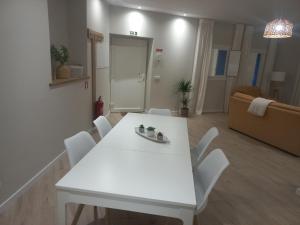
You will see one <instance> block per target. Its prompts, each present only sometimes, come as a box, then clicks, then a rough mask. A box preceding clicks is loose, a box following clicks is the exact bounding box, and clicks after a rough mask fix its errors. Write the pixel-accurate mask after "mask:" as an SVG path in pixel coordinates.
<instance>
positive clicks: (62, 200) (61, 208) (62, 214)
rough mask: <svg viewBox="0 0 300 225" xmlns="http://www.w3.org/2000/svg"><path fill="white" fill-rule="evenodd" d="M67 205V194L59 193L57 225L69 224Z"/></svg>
mask: <svg viewBox="0 0 300 225" xmlns="http://www.w3.org/2000/svg"><path fill="white" fill-rule="evenodd" d="M66 203H67V201H66V197H65V194H64V193H62V192H60V191H57V209H56V225H66V224H67V215H66Z"/></svg>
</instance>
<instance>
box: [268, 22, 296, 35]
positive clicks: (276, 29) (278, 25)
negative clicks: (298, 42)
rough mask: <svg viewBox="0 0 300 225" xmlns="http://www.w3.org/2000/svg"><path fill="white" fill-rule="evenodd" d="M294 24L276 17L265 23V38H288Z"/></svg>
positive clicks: (291, 33)
mask: <svg viewBox="0 0 300 225" xmlns="http://www.w3.org/2000/svg"><path fill="white" fill-rule="evenodd" d="M293 27H294V25H293V24H292V23H291V22H290V21H288V20H286V19H276V20H273V21H271V22H270V23H268V24H267V25H266V28H265V32H264V37H265V38H289V37H292V35H293Z"/></svg>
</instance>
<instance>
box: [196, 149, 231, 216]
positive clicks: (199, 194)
mask: <svg viewBox="0 0 300 225" xmlns="http://www.w3.org/2000/svg"><path fill="white" fill-rule="evenodd" d="M228 166H229V161H228V159H227V158H226V156H225V155H224V153H223V151H222V150H221V149H215V150H213V151H212V152H211V153H209V154H208V156H207V157H206V158H205V159H204V160H203V161H202V162H201V164H200V165H199V166H198V167H197V168H196V170H194V171H193V173H194V185H195V193H196V203H197V206H196V209H195V215H197V214H198V213H200V212H201V211H202V210H203V209H204V208H205V207H206V204H207V199H208V196H209V194H210V193H211V191H212V189H213V188H214V186H215V184H216V183H217V181H218V179H219V178H220V176H221V174H222V173H223V171H224V170H225V169H226V168H227V167H228Z"/></svg>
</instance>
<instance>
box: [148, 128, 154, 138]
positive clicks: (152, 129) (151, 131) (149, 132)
mask: <svg viewBox="0 0 300 225" xmlns="http://www.w3.org/2000/svg"><path fill="white" fill-rule="evenodd" d="M154 135H155V128H154V127H147V136H148V137H154Z"/></svg>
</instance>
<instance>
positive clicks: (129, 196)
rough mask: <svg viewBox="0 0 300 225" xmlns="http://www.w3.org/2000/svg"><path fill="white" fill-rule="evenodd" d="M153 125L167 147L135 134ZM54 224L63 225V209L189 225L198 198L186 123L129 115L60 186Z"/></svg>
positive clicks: (177, 119) (174, 119)
mask: <svg viewBox="0 0 300 225" xmlns="http://www.w3.org/2000/svg"><path fill="white" fill-rule="evenodd" d="M140 124H143V125H144V126H145V127H148V126H153V127H155V128H156V129H157V130H159V131H161V132H162V133H163V134H165V135H166V136H167V137H168V139H169V143H165V144H162V143H156V142H153V141H150V140H148V139H145V138H144V137H141V136H139V135H137V134H136V133H135V129H134V128H135V127H137V126H139V125H140ZM56 189H57V225H66V204H67V203H78V204H86V205H93V206H99V207H105V208H112V209H120V210H127V211H134V212H141V213H147V214H153V215H161V216H166V217H173V218H178V219H181V220H182V221H183V224H184V225H192V224H193V216H194V209H195V207H196V197H195V189H194V181H193V174H192V165H191V158H190V148H189V140H188V129H187V120H186V119H185V118H179V117H168V116H159V115H149V114H136V113H128V114H127V115H126V116H125V117H123V118H122V119H121V120H120V122H119V123H118V124H117V125H116V126H115V127H114V128H113V129H112V130H111V131H110V132H109V133H108V134H107V135H106V136H105V137H104V138H103V139H102V140H101V141H100V142H99V143H98V144H97V145H96V146H95V147H94V148H93V149H92V150H91V151H90V152H89V153H88V154H87V155H86V156H85V157H84V158H83V159H82V160H80V161H79V162H78V163H77V164H76V165H75V166H74V167H73V168H72V169H71V170H70V171H69V172H68V173H67V174H66V175H65V176H64V177H63V178H62V179H61V180H60V181H58V183H57V184H56Z"/></svg>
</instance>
